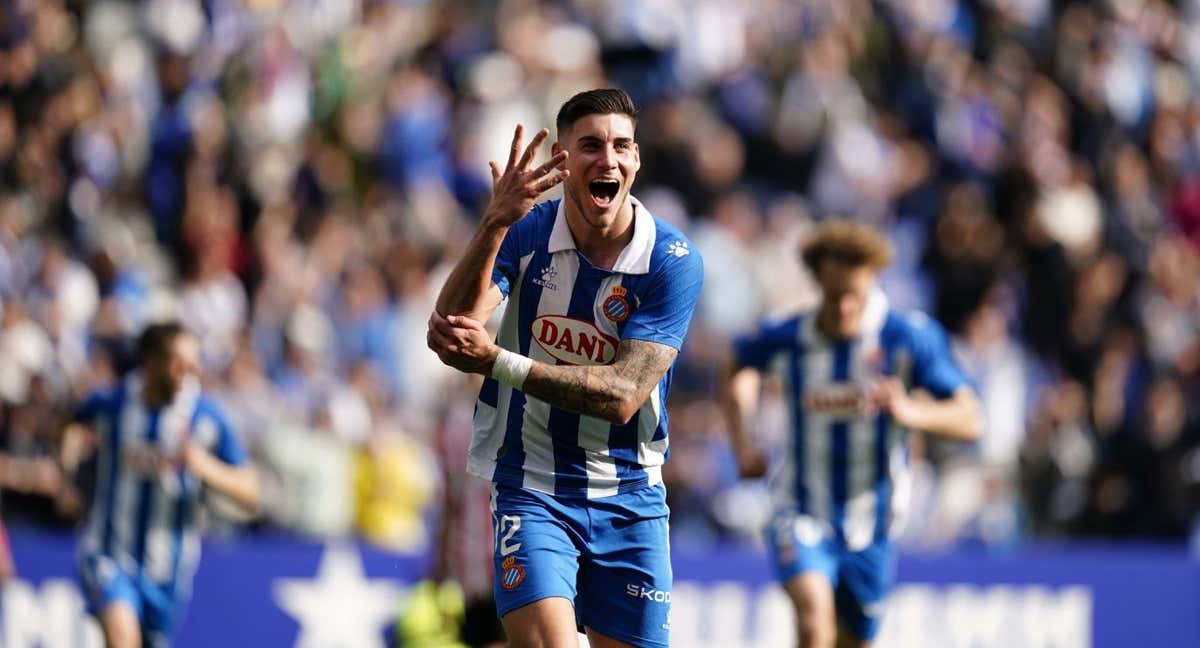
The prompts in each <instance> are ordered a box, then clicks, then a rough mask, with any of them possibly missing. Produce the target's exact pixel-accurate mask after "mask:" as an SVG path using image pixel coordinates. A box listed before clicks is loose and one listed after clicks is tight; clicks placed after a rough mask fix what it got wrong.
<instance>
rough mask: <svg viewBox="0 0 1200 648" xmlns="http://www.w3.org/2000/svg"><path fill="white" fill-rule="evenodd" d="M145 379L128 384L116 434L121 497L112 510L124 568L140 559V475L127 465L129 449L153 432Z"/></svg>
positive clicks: (115, 541) (138, 447) (116, 549)
mask: <svg viewBox="0 0 1200 648" xmlns="http://www.w3.org/2000/svg"><path fill="white" fill-rule="evenodd" d="M140 392H141V383H140V381H131V384H130V385H129V386H128V387H127V388H126V393H125V403H124V408H123V409H122V411H121V415H120V417H119V418H118V420H117V425H118V426H119V429H118V430H117V434H116V436H115V437H114V441H116V443H117V453H118V456H119V458H118V459H117V466H118V467H117V474H116V486H117V497H116V499H115V500H114V502H113V509H112V510H111V511H109V512H108V514H109V518H110V520H111V521H110V522H109V524H110V525H112V531H113V544H112V548H111V550H112V553H113V558H115V559H116V560H117V563H118V564H119V565H120V566H121V568H122V569H126V570H136V569H137V561H136V558H135V557H134V555H133V553H132V550H133V543H134V537H135V536H136V535H137V505H138V479H137V476H136V475H134V474H133V472H132V471H131V470H129V469H128V468H127V467H126V465H125V462H126V457H125V456H124V455H125V453H126V452H127V451H129V450H143V449H145V447H146V436H147V435H148V434H149V432H150V426H149V423H148V420H147V418H148V417H147V414H146V409H145V408H144V407H143V406H142V402H141V398H140V396H141V394H140Z"/></svg>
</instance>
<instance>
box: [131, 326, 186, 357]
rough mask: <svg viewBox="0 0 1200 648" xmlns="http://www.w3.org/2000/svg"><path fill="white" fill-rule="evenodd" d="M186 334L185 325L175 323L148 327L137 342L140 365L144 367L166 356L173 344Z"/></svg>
mask: <svg viewBox="0 0 1200 648" xmlns="http://www.w3.org/2000/svg"><path fill="white" fill-rule="evenodd" d="M184 332H185V329H184V328H183V325H182V324H180V323H179V322H175V321H170V322H161V323H158V324H151V325H150V326H147V327H146V328H145V330H143V331H142V334H141V335H139V336H138V340H137V351H136V353H137V361H138V364H143V365H144V364H146V363H147V362H149V361H150V360H152V359H154V358H160V357H162V356H164V355H166V353H167V350H168V349H170V347H171V342H172V341H174V340H175V338H176V337H178V336H180V335H182V334H183V333H184Z"/></svg>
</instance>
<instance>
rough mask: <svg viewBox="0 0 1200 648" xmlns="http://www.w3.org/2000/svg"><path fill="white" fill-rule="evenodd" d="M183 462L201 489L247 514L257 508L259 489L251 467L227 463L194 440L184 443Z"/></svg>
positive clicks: (255, 475)
mask: <svg viewBox="0 0 1200 648" xmlns="http://www.w3.org/2000/svg"><path fill="white" fill-rule="evenodd" d="M183 462H184V466H185V467H186V468H187V469H188V470H190V471H192V472H193V473H195V474H196V476H197V477H199V478H200V481H202V482H204V485H205V486H207V487H209V488H211V489H213V490H214V491H216V492H218V493H220V494H222V495H224V496H226V497H228V498H230V499H232V500H233V501H235V502H237V503H238V505H239V506H241V507H242V508H244V509H246V510H247V511H257V510H258V509H259V505H260V504H261V501H262V486H261V484H260V483H259V480H258V473H257V471H255V470H254V468H253V467H251V466H249V465H242V466H234V465H230V464H227V463H225V462H224V461H221V460H220V459H219V458H217V457H216V456H214V455H213V454H212V453H211V452H209V451H208V450H205V449H204V447H203V446H201V445H200V444H198V443H196V442H195V441H192V442H189V443H188V445H187V448H186V449H185V450H184V453H183Z"/></svg>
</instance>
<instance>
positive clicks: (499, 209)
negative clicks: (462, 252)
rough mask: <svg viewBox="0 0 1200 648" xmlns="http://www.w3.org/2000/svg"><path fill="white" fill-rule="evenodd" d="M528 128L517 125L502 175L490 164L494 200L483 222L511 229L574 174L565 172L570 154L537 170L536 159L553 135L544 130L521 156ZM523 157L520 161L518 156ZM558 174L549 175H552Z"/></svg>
mask: <svg viewBox="0 0 1200 648" xmlns="http://www.w3.org/2000/svg"><path fill="white" fill-rule="evenodd" d="M524 133H525V127H524V126H522V125H520V124H517V130H516V132H514V133H513V141H512V149H510V150H509V153H508V165H507V166H505V167H504V171H503V172H501V171H500V165H499V164H498V163H497V162H494V161H493V162H488V166H490V167H491V169H492V199H491V201H490V202H489V203H488V206H487V211H485V212H484V215H483V219H484V222H485V223H486V224H490V225H498V226H503V227H508V226H510V225H512V224H513V223H516V222H517V221H519V220H521V218H522V217H524V216H525V214H527V213H529V210H530V209H533V203H534V201H536V200H537V198H538V196H540V195H542V193H543V192H545V191H546V190H547V189H549V188H551V187H553V186H554V185H556V184H558V183H560V182H562V181H563V180H565V179H566V178H567V177H568V176H569V175H570V174H571V172H570V171H568V170H566V169H564V168H562V167H563V163H564V162H566V161H567V152H566V151H559V152H558V153H556V154H554V155H553V156H552V157H551V158H550V160H549V161H547V162H546V163H545V164H543V165H541V166H539V167H537V168H530V167H531V166H532V165H533V156H534V153H536V152H537V149H538V147H539V146H541V145H542V142H544V141H546V136H548V135H549V134H550V131H548V130H546V129H545V128H543V129H542V130H540V131H538V133H537V135H534V136H533V140H532V141H531V142H529V146H528V147H527V148H526V149H525V153H524V154H521V153H520V152H521V138H522V136H523V135H524ZM519 154H520V159H518V158H517V156H518V155H519ZM555 169H559V172H558V173H556V174H554V175H550V172H551V171H554V170H555Z"/></svg>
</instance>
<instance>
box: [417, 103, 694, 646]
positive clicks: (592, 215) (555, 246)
mask: <svg viewBox="0 0 1200 648" xmlns="http://www.w3.org/2000/svg"><path fill="white" fill-rule="evenodd" d="M635 118H636V110H635V108H634V106H633V102H632V101H631V100H630V99H629V97H628V96H627V95H626V94H625V93H624V92H622V91H620V90H595V91H589V92H584V93H580V94H579V95H576V96H575V97H573V98H571V99H570V100H569V101H567V102H566V103H565V104H564V105H563V106H562V108H561V110H560V111H559V114H558V118H557V120H556V126H557V129H558V139H557V141H556V142H555V143H554V144H553V146H552V149H551V151H552V157H551V158H550V160H549V161H548V162H546V163H545V164H543V165H541V166H540V167H537V168H534V167H533V156H534V154H535V152H536V151H537V149H538V147H539V146H540V145H541V144H542V142H543V141H544V140H545V139H546V137H547V134H548V133H547V131H546V130H542V131H541V132H539V133H538V134H537V135H536V136H535V137H534V138H533V140H532V142H531V143H530V145H529V147H528V148H526V149H525V151H524V153H523V154H522V152H521V144H522V142H521V136H522V129H521V127H520V126H518V127H517V132H516V134H515V135H514V137H513V144H512V150H511V152H510V154H509V159H508V164H507V166H506V167H505V168H504V169H503V170H501V168H500V166H499V165H497V164H495V163H493V164H492V176H493V180H494V188H493V196H492V200H491V203H490V204H489V205H488V208H487V210H486V212H485V213H484V216H483V220H482V222H481V223H480V226H479V230H478V232H477V233H476V235H475V237H474V239H473V240H472V242H471V244H470V247H469V248H468V250H467V253H466V254H465V255H464V257H463V259H462V260H460V261H459V263H458V265H457V267H456V268H455V269H454V271H453V273H452V274H451V275H450V278H449V279H448V281H447V283H446V286H445V287H444V288H443V289H442V293H441V295H440V297H439V299H438V303H437V312H435V313H434V314H433V316H432V317H431V319H430V330H429V346H430V348H432V349H434V350H435V351H437V352H438V355H439V356H440V357H441V359H442V361H443V362H445V363H447V364H449V365H451V366H454V367H456V368H458V369H460V370H463V371H468V372H474V373H480V374H483V375H485V376H487V379H486V380H485V381H484V383H483V387H482V389H481V390H480V393H479V399H478V401H477V404H476V412H475V436H474V439H473V441H472V444H471V449H470V452H469V458H468V462H467V470H468V471H469V472H471V473H473V474H475V475H479V476H481V477H483V478H485V479H488V480H491V481H492V482H493V483H494V487H493V493H494V496H493V504H492V506H493V515H494V521H495V531H496V545H495V556H494V559H495V566H496V569H495V574H496V576H495V580H496V582H495V592H496V601H497V608H498V612H499V614H500V616H501V619H502V622H503V624H504V628H505V632H506V634H507V635H508V638H509V640H510V641H511V642H512V644H511V645H513V646H546V647H560V646H576V645H577V632H576V626H577V623H578V624H579V625H582V626H584V627H585V628H586V631H587V633H588V636H589V639H590V641H591V645H592V646H594V647H595V648H608V647H611V646H644V647H655V648H659V647H661V648H666V646H667V637H668V630H669V623H670V621H669V610H670V600H671V594H670V593H671V565H670V556H669V550H668V539H667V506H666V496H665V491H664V488H663V485H662V475H661V469H662V464H663V462H664V461H666V458H667V414H666V410H665V409H664V403H665V402H666V400H667V390H668V388H669V387H670V383H671V370H672V366H673V365H674V362H675V357H676V355H677V353H678V351H679V348H680V346H681V345H682V344H683V339H684V335H685V334H686V333H687V328H688V323H689V321H690V320H691V316H692V312H693V310H694V308H695V303H696V297H697V295H698V294H699V292H700V284H701V281H702V276H703V265H702V263H701V261H700V257H699V255H698V254H697V253H696V252H695V251H694V250H693V249H692V248H691V246H690V244H689V242H688V240H687V238H686V237H684V236H683V234H681V233H680V232H679V231H678V230H677V229H675V228H674V227H672V226H670V225H668V224H667V223H664V222H662V221H660V220H658V219H656V218H655V217H654V216H652V215H651V214H650V213H649V212H648V211H647V210H646V208H645V207H644V206H642V205H641V204H640V203H639V202H638V201H637V200H636V199H634V198H633V197H632V196H630V195H629V192H630V186H631V185H632V184H633V181H634V177H635V176H636V175H637V171H638V168H639V167H640V165H641V162H640V158H639V154H638V147H637V144H636V143H635V142H634V126H635ZM555 169H558V170H559V173H557V174H553V175H552V173H553V172H554V170H555ZM560 181H563V182H564V191H563V193H564V198H563V199H562V200H551V201H548V202H543V203H541V204H537V205H535V204H534V203H535V200H536V199H537V197H538V196H539V195H540V194H541V193H542V192H543V191H545V190H546V189H549V188H550V187H552V186H554V185H555V184H557V183H558V182H560ZM504 297H507V298H508V304H507V306H506V308H505V311H504V317H503V318H502V322H501V324H500V329H499V333H498V335H497V339H496V341H495V343H493V341H492V340H491V338H490V337H489V336H488V335H487V333H486V332H485V331H484V329H483V326H482V324H481V322H484V321H486V320H487V319H488V317H489V315H490V314H491V313H492V311H493V310H494V309H495V308H496V306H497V305H499V304H500V302H501V300H502V299H503V298H504Z"/></svg>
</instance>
